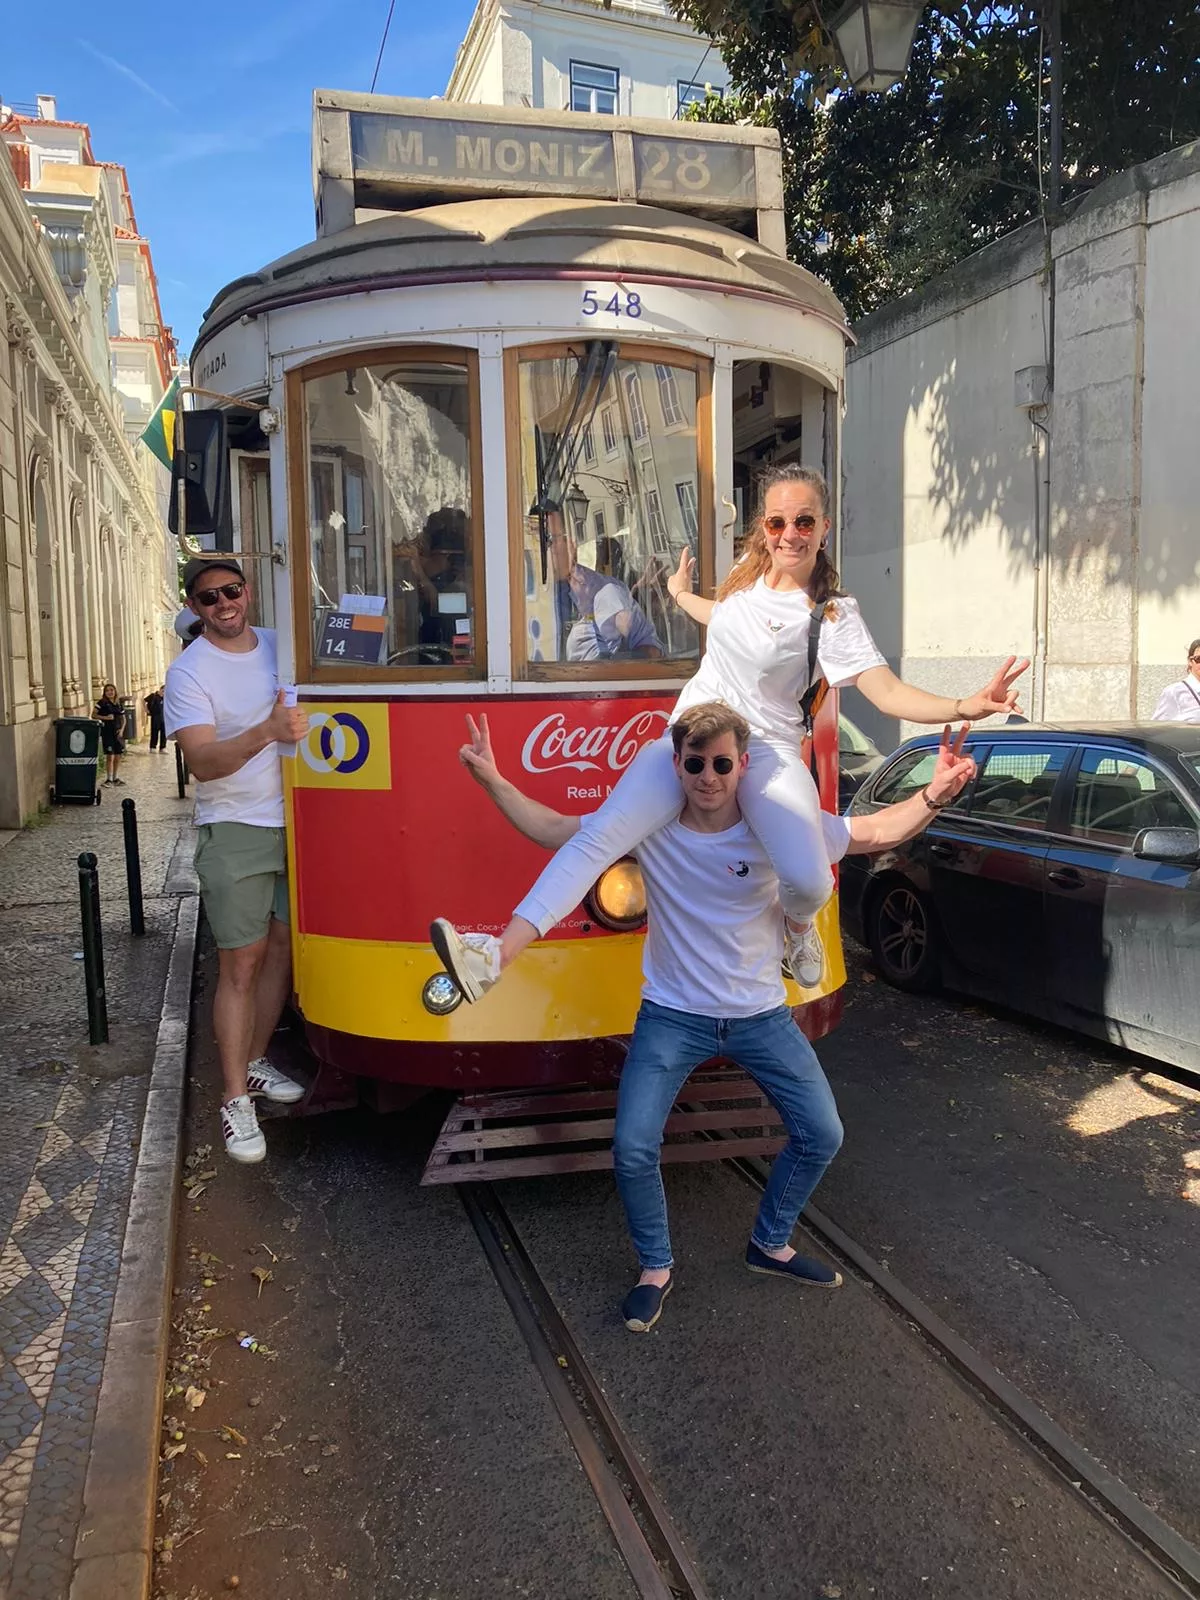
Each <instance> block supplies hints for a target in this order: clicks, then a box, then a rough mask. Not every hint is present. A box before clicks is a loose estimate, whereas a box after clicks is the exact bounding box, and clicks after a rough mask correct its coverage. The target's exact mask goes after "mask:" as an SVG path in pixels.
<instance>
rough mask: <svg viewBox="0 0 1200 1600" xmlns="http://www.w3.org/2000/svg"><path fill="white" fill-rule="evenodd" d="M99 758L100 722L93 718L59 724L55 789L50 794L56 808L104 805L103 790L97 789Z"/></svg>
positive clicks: (62, 720) (64, 719)
mask: <svg viewBox="0 0 1200 1600" xmlns="http://www.w3.org/2000/svg"><path fill="white" fill-rule="evenodd" d="M99 755H100V724H99V723H98V722H96V721H94V720H93V719H92V718H91V717H59V718H58V719H57V720H56V721H55V724H54V787H53V789H51V791H50V799H51V801H52V802H53V804H55V805H64V804H66V803H68V802H72V803H74V804H76V805H84V806H92V805H96V806H98V805H99V804H100V790H99V789H98V788H97V787H96V773H97V765H98V761H99Z"/></svg>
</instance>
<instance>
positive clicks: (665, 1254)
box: [613, 1000, 842, 1271]
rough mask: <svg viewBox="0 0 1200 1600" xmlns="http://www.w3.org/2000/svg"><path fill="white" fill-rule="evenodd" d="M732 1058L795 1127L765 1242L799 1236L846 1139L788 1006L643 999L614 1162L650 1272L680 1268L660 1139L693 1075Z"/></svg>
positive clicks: (773, 1185)
mask: <svg viewBox="0 0 1200 1600" xmlns="http://www.w3.org/2000/svg"><path fill="white" fill-rule="evenodd" d="M713 1056H726V1057H728V1059H729V1060H731V1061H735V1062H736V1063H737V1064H738V1066H739V1067H741V1068H742V1070H743V1071H744V1072H746V1073H748V1074H749V1075H750V1077H752V1078H753V1079H754V1081H755V1083H757V1084H758V1086H759V1088H760V1089H762V1090H763V1091H764V1093H765V1094H766V1095H767V1097H768V1099H769V1100H770V1102H771V1104H772V1105H773V1106H774V1107H775V1109H776V1111H778V1113H779V1116H780V1119H781V1121H782V1122H783V1125H784V1127H785V1128H786V1129H787V1134H788V1142H787V1144H786V1145H785V1146H784V1147H783V1149H782V1150H781V1151H780V1152H779V1154H778V1155H777V1156H776V1158H775V1163H774V1165H773V1166H772V1168H771V1176H770V1179H769V1180H768V1183H767V1187H766V1190H765V1192H764V1194H763V1197H762V1203H761V1204H760V1206H759V1208H758V1217H757V1218H756V1220H755V1223H754V1231H753V1233H752V1234H751V1237H752V1239H753V1240H754V1242H755V1244H756V1245H758V1246H759V1247H760V1249H763V1250H778V1249H780V1248H781V1247H782V1246H784V1245H786V1244H787V1243H788V1241H789V1239H790V1238H791V1234H792V1229H793V1228H794V1227H795V1226H796V1219H797V1217H798V1216H799V1215H800V1213H801V1211H803V1209H804V1207H805V1206H806V1205H807V1203H808V1199H809V1196H810V1195H811V1194H812V1192H813V1190H814V1189H815V1188H816V1187H817V1184H818V1183H819V1182H820V1181H821V1177H822V1175H823V1173H824V1171H825V1168H826V1167H827V1166H828V1165H829V1163H830V1162H831V1161H832V1160H833V1158H834V1156H835V1155H837V1153H838V1150H839V1149H840V1148H841V1143H842V1124H841V1121H840V1119H839V1117H838V1114H837V1106H836V1105H835V1103H834V1099H833V1090H832V1089H831V1088H830V1087H829V1084H828V1082H827V1081H826V1078H825V1074H824V1073H823V1072H822V1071H821V1064H820V1062H819V1061H818V1060H817V1057H816V1054H815V1053H814V1051H813V1047H812V1045H810V1044H809V1042H808V1040H807V1039H806V1038H805V1037H804V1035H803V1034H802V1033H801V1032H800V1029H799V1028H798V1027H797V1026H796V1023H795V1021H794V1019H793V1017H792V1013H791V1011H790V1010H789V1009H788V1007H787V1006H780V1007H779V1009H778V1010H777V1011H764V1012H761V1013H760V1014H759V1015H758V1016H756V1017H730V1018H722V1017H698V1016H694V1015H693V1014H692V1013H691V1012H687V1011H671V1010H668V1008H667V1007H666V1006H660V1005H655V1003H654V1001H652V1000H643V1001H642V1006H641V1010H640V1011H639V1012H638V1016H637V1022H636V1024H635V1026H634V1030H633V1041H632V1043H631V1044H630V1046H629V1054H628V1056H627V1057H626V1058H625V1065H624V1067H623V1068H622V1070H621V1086H620V1092H619V1094H618V1097H617V1125H616V1131H615V1133H614V1135H613V1166H614V1168H615V1170H616V1175H617V1188H618V1190H619V1191H620V1195H621V1203H622V1205H623V1206H624V1207H625V1215H626V1217H627V1218H628V1221H629V1233H630V1236H631V1238H632V1239H633V1247H634V1249H635V1250H636V1251H637V1257H638V1260H639V1261H640V1263H641V1265H642V1269H643V1271H649V1270H653V1269H663V1268H667V1267H670V1266H673V1265H674V1263H673V1261H672V1259H671V1236H670V1233H669V1232H668V1230H667V1197H666V1195H665V1194H664V1192H663V1184H662V1172H661V1169H660V1166H659V1159H658V1157H659V1147H660V1146H661V1144H662V1135H663V1127H664V1125H665V1123H666V1120H667V1116H668V1114H669V1113H670V1110H671V1107H672V1105H673V1104H674V1102H675V1097H676V1095H677V1094H678V1093H679V1091H680V1089H682V1088H683V1085H684V1083H685V1082H686V1080H687V1076H688V1074H689V1073H690V1072H691V1071H692V1069H693V1068H694V1067H698V1066H699V1065H700V1063H701V1062H702V1061H709V1060H711V1059H712V1057H713Z"/></svg>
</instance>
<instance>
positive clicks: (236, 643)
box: [164, 556, 308, 1161]
mask: <svg viewBox="0 0 1200 1600" xmlns="http://www.w3.org/2000/svg"><path fill="white" fill-rule="evenodd" d="M183 588H184V594H185V595H186V596H187V603H188V605H189V607H190V608H191V610H192V611H194V612H195V614H196V616H197V617H198V618H199V619H200V621H201V623H202V624H203V632H202V633H201V634H200V636H199V637H198V638H196V639H195V640H194V641H193V642H192V644H191V645H190V646H189V647H188V649H187V650H186V651H185V652H184V653H183V654H182V655H181V656H178V657H177V658H176V659H175V660H174V661H173V662H172V663H171V665H170V666H169V667H168V668H167V678H166V686H165V706H164V712H165V718H166V727H167V732H168V734H170V735H171V737H172V738H175V739H177V740H178V742H179V745H180V747H181V748H182V750H183V754H184V757H185V759H186V761H187V764H188V766H189V768H190V769H191V773H192V776H193V777H194V778H195V779H196V823H197V842H196V873H197V876H198V877H199V879H200V890H201V894H202V895H203V898H204V911H205V915H206V917H207V918H208V923H209V927H210V928H211V929H212V934H213V938H214V939H215V940H216V943H217V949H218V956H219V962H220V967H219V974H218V978H217V990H216V994H215V996H214V999H213V1031H214V1033H215V1035H216V1040H217V1049H218V1052H219V1054H220V1058H221V1074H222V1077H223V1080H224V1090H223V1095H222V1106H221V1131H222V1134H223V1135H224V1139H225V1149H226V1151H227V1153H228V1154H229V1155H230V1156H231V1157H232V1158H233V1159H234V1160H235V1161H261V1160H262V1159H263V1157H264V1156H265V1155H266V1150H267V1147H266V1141H265V1139H264V1138H263V1135H262V1130H261V1129H260V1128H259V1126H258V1118H257V1116H256V1115H255V1111H254V1104H253V1101H252V1099H251V1096H252V1095H263V1096H264V1097H265V1098H266V1099H268V1100H276V1101H279V1102H281V1103H283V1104H290V1103H292V1102H294V1101H296V1100H299V1099H300V1098H301V1097H302V1095H303V1093H304V1090H303V1088H302V1087H301V1085H300V1084H298V1083H295V1082H293V1080H292V1079H290V1078H287V1077H285V1076H284V1074H283V1073H282V1072H279V1071H278V1070H277V1069H276V1068H275V1067H273V1066H272V1065H271V1063H270V1062H269V1061H268V1060H267V1045H268V1043H269V1041H270V1038H271V1035H272V1033H273V1032H274V1031H275V1027H276V1024H277V1023H278V1021H279V1017H280V1014H281V1012H282V1011H283V1007H284V1004H285V1002H286V1000H287V998H288V995H289V994H290V992H291V937H290V933H289V929H288V904H287V849H286V841H285V835H284V819H283V777H282V774H281V772H280V768H279V745H281V744H283V745H288V744H294V743H295V742H296V741H297V740H299V739H302V738H304V736H305V734H306V733H307V731H308V718H307V715H306V714H305V712H303V711H302V710H300V709H299V708H298V707H296V706H289V705H287V704H286V699H287V697H286V694H285V692H284V690H283V689H281V688H280V687H279V679H278V673H277V670H276V663H275V634H274V632H273V631H272V630H271V629H267V628H254V627H252V626H251V625H250V623H249V621H248V620H247V616H248V612H249V607H250V601H251V599H252V593H251V589H250V585H249V584H248V583H247V581H246V578H245V575H244V574H243V572H242V569H241V567H240V566H239V565H238V564H237V562H236V561H234V560H232V559H231V558H229V557H219V556H210V557H204V556H197V557H195V558H194V559H193V560H191V561H189V562H188V563H187V565H186V566H185V567H184V569H183Z"/></svg>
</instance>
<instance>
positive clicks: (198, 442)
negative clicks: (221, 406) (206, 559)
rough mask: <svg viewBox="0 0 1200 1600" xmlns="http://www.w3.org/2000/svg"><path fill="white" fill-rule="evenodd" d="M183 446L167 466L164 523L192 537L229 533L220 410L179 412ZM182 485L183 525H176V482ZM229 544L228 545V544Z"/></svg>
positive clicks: (225, 453)
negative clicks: (168, 483)
mask: <svg viewBox="0 0 1200 1600" xmlns="http://www.w3.org/2000/svg"><path fill="white" fill-rule="evenodd" d="M179 420H180V422H181V423H182V430H181V431H182V435H183V447H182V448H181V449H177V450H176V451H175V455H174V459H173V462H172V466H171V504H170V506H169V508H168V511H167V526H168V527H169V528H170V530H171V532H172V533H174V534H179V533H184V534H187V535H189V536H190V537H192V538H198V537H201V536H203V535H207V534H221V533H228V534H231V533H232V530H233V510H232V504H231V501H230V495H229V437H228V428H227V421H226V415H225V412H224V411H218V410H212V411H184V412H181V413H180V418H179ZM180 484H182V485H183V527H182V528H181V527H180V526H179V500H180V494H179V486H180ZM231 548H232V546H231Z"/></svg>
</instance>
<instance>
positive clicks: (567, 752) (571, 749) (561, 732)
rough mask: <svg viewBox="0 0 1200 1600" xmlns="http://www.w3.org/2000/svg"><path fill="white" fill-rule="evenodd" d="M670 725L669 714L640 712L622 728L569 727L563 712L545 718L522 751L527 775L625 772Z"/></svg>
mask: <svg viewBox="0 0 1200 1600" xmlns="http://www.w3.org/2000/svg"><path fill="white" fill-rule="evenodd" d="M666 725H667V713H666V712H665V711H639V712H637V713H636V714H635V715H634V716H632V717H630V719H629V721H628V722H625V723H622V724H621V725H620V726H619V727H614V726H612V725H605V726H603V727H599V728H589V727H587V726H582V727H574V728H569V727H568V726H567V719H566V717H565V716H564V714H563V713H562V712H561V711H555V712H552V713H551V715H550V716H548V717H543V718H542V720H541V721H540V722H539V723H538V725H537V726H536V727H535V728H534V729H532V731H531V732H530V735H529V737H528V739H526V741H525V745H524V748H523V749H522V751H521V765H522V766H523V767H524V768H525V770H526V772H561V771H562V770H563V769H564V768H566V767H569V768H572V769H573V770H574V771H576V772H601V771H603V769H604V768H605V767H606V766H607V767H608V768H609V770H610V771H611V772H624V770H625V768H626V767H627V766H628V765H629V763H630V762H631V761H632V760H633V758H634V756H635V755H637V753H638V751H639V750H640V749H641V748H642V746H643V745H644V744H649V742H650V741H651V740H652V739H657V738H658V736H659V734H660V733H661V732H662V731H663V729H664V728H665V727H666Z"/></svg>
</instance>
